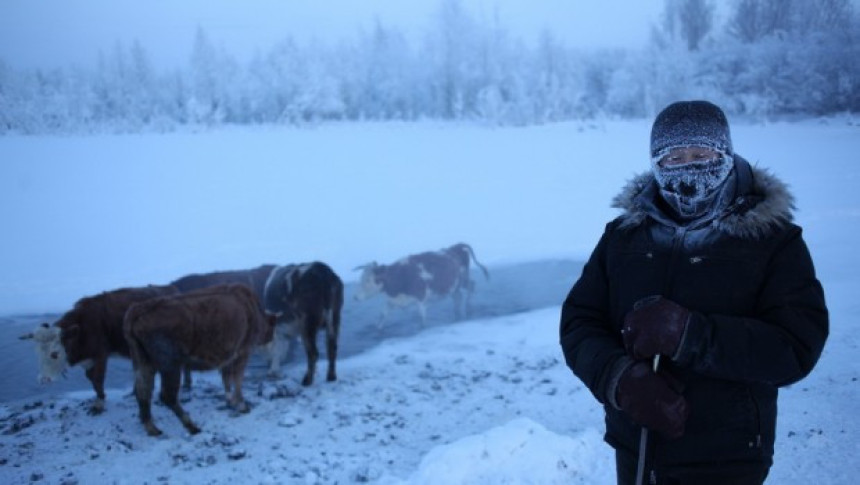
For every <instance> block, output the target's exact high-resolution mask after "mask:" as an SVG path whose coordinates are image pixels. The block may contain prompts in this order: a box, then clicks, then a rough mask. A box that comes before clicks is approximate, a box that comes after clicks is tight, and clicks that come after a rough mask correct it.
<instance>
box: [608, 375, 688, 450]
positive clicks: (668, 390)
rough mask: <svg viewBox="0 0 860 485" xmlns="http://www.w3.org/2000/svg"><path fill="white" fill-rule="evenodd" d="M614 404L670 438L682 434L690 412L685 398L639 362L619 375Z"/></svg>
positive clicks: (646, 425) (663, 378)
mask: <svg viewBox="0 0 860 485" xmlns="http://www.w3.org/2000/svg"><path fill="white" fill-rule="evenodd" d="M616 402H617V403H618V407H619V408H620V409H621V410H622V411H624V412H625V413H627V415H628V416H630V419H632V420H633V421H635V422H637V423H639V424H641V425H643V426H645V427H647V428H648V429H652V430H654V431H658V432H660V433H662V434H663V435H665V436H666V437H668V438H670V439H675V438H680V437H681V436H682V435H683V434H684V424H685V423H686V422H687V417H688V416H689V414H690V412H689V409H688V408H687V400H686V399H684V396H682V395H681V394H679V393H678V392H676V391H675V390H674V389H673V387H672V385H671V382H670V380H669V379H668V378H667V377H664V376H662V375H661V374H659V373H656V372H654V371H653V370H651V366H650V365H648V363H646V362H643V361H640V362H636V363H635V364H633V365H631V366H630V367H628V368H627V370H625V371H624V373H623V374H621V378H620V380H619V381H618V387H617V390H616Z"/></svg>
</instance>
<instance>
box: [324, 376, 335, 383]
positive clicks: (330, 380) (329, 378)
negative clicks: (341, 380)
mask: <svg viewBox="0 0 860 485" xmlns="http://www.w3.org/2000/svg"><path fill="white" fill-rule="evenodd" d="M325 380H327V381H328V382H334V381H336V380H337V376H336V375H333V374H329V375H328V376H327V377H326V378H325Z"/></svg>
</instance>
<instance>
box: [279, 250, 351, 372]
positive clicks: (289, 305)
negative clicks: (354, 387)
mask: <svg viewBox="0 0 860 485" xmlns="http://www.w3.org/2000/svg"><path fill="white" fill-rule="evenodd" d="M264 293H265V299H264V303H265V307H266V310H267V311H268V312H271V313H279V314H281V316H280V317H279V318H278V322H279V325H278V326H277V330H276V336H275V338H274V339H272V344H271V346H270V348H268V349H267V350H268V352H269V356H270V359H271V364H270V367H269V374H270V375H277V374H278V373H279V368H280V356H281V355H282V353H283V351H282V349H281V346H282V345H284V343H285V342H289V341H292V340H293V338H294V337H295V336H300V337H301V339H302V344H304V348H305V353H306V354H307V372H305V377H304V378H303V379H302V384H303V385H305V386H309V385H311V384H312V383H313V381H314V374H315V373H316V365H317V360H318V359H319V350H317V343H316V339H317V332H318V331H319V330H320V329H324V330H325V333H326V355H327V357H328V373H327V375H326V380H328V381H334V380H336V379H337V372H336V370H335V361H336V359H337V340H338V335H339V334H340V312H341V308H342V307H343V281H341V279H340V277H338V275H337V274H335V272H334V271H332V269H331V268H330V267H329V266H328V265H326V264H325V263H321V262H318V261H315V262H312V263H305V264H297V265H296V264H291V265H287V266H279V267H277V268H275V269H274V270H273V271H272V273H271V275H270V276H269V280H268V281H267V282H266V288H265V292H264ZM282 332H283V333H285V334H286V336H280V335H278V334H280V333H282Z"/></svg>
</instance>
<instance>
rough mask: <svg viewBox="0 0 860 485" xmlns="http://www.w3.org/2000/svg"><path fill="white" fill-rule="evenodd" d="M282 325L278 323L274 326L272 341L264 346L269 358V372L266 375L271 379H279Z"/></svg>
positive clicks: (282, 347) (283, 339) (282, 342)
mask: <svg viewBox="0 0 860 485" xmlns="http://www.w3.org/2000/svg"><path fill="white" fill-rule="evenodd" d="M284 325H286V324H284V323H279V324H277V325H275V329H274V332H273V334H272V341H271V342H269V343H267V344H266V345H265V351H266V354H267V356H268V358H269V370H268V371H267V372H266V375H268V376H269V377H272V378H275V379H277V378H279V377H281V355H283V349H284V343H285V340H286V339H285V338H284V329H283V328H282V327H283V326H284Z"/></svg>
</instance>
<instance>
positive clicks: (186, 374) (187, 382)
mask: <svg viewBox="0 0 860 485" xmlns="http://www.w3.org/2000/svg"><path fill="white" fill-rule="evenodd" d="M182 388H183V389H185V390H186V391H188V390H191V368H190V367H188V366H187V365H186V366H182Z"/></svg>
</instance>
